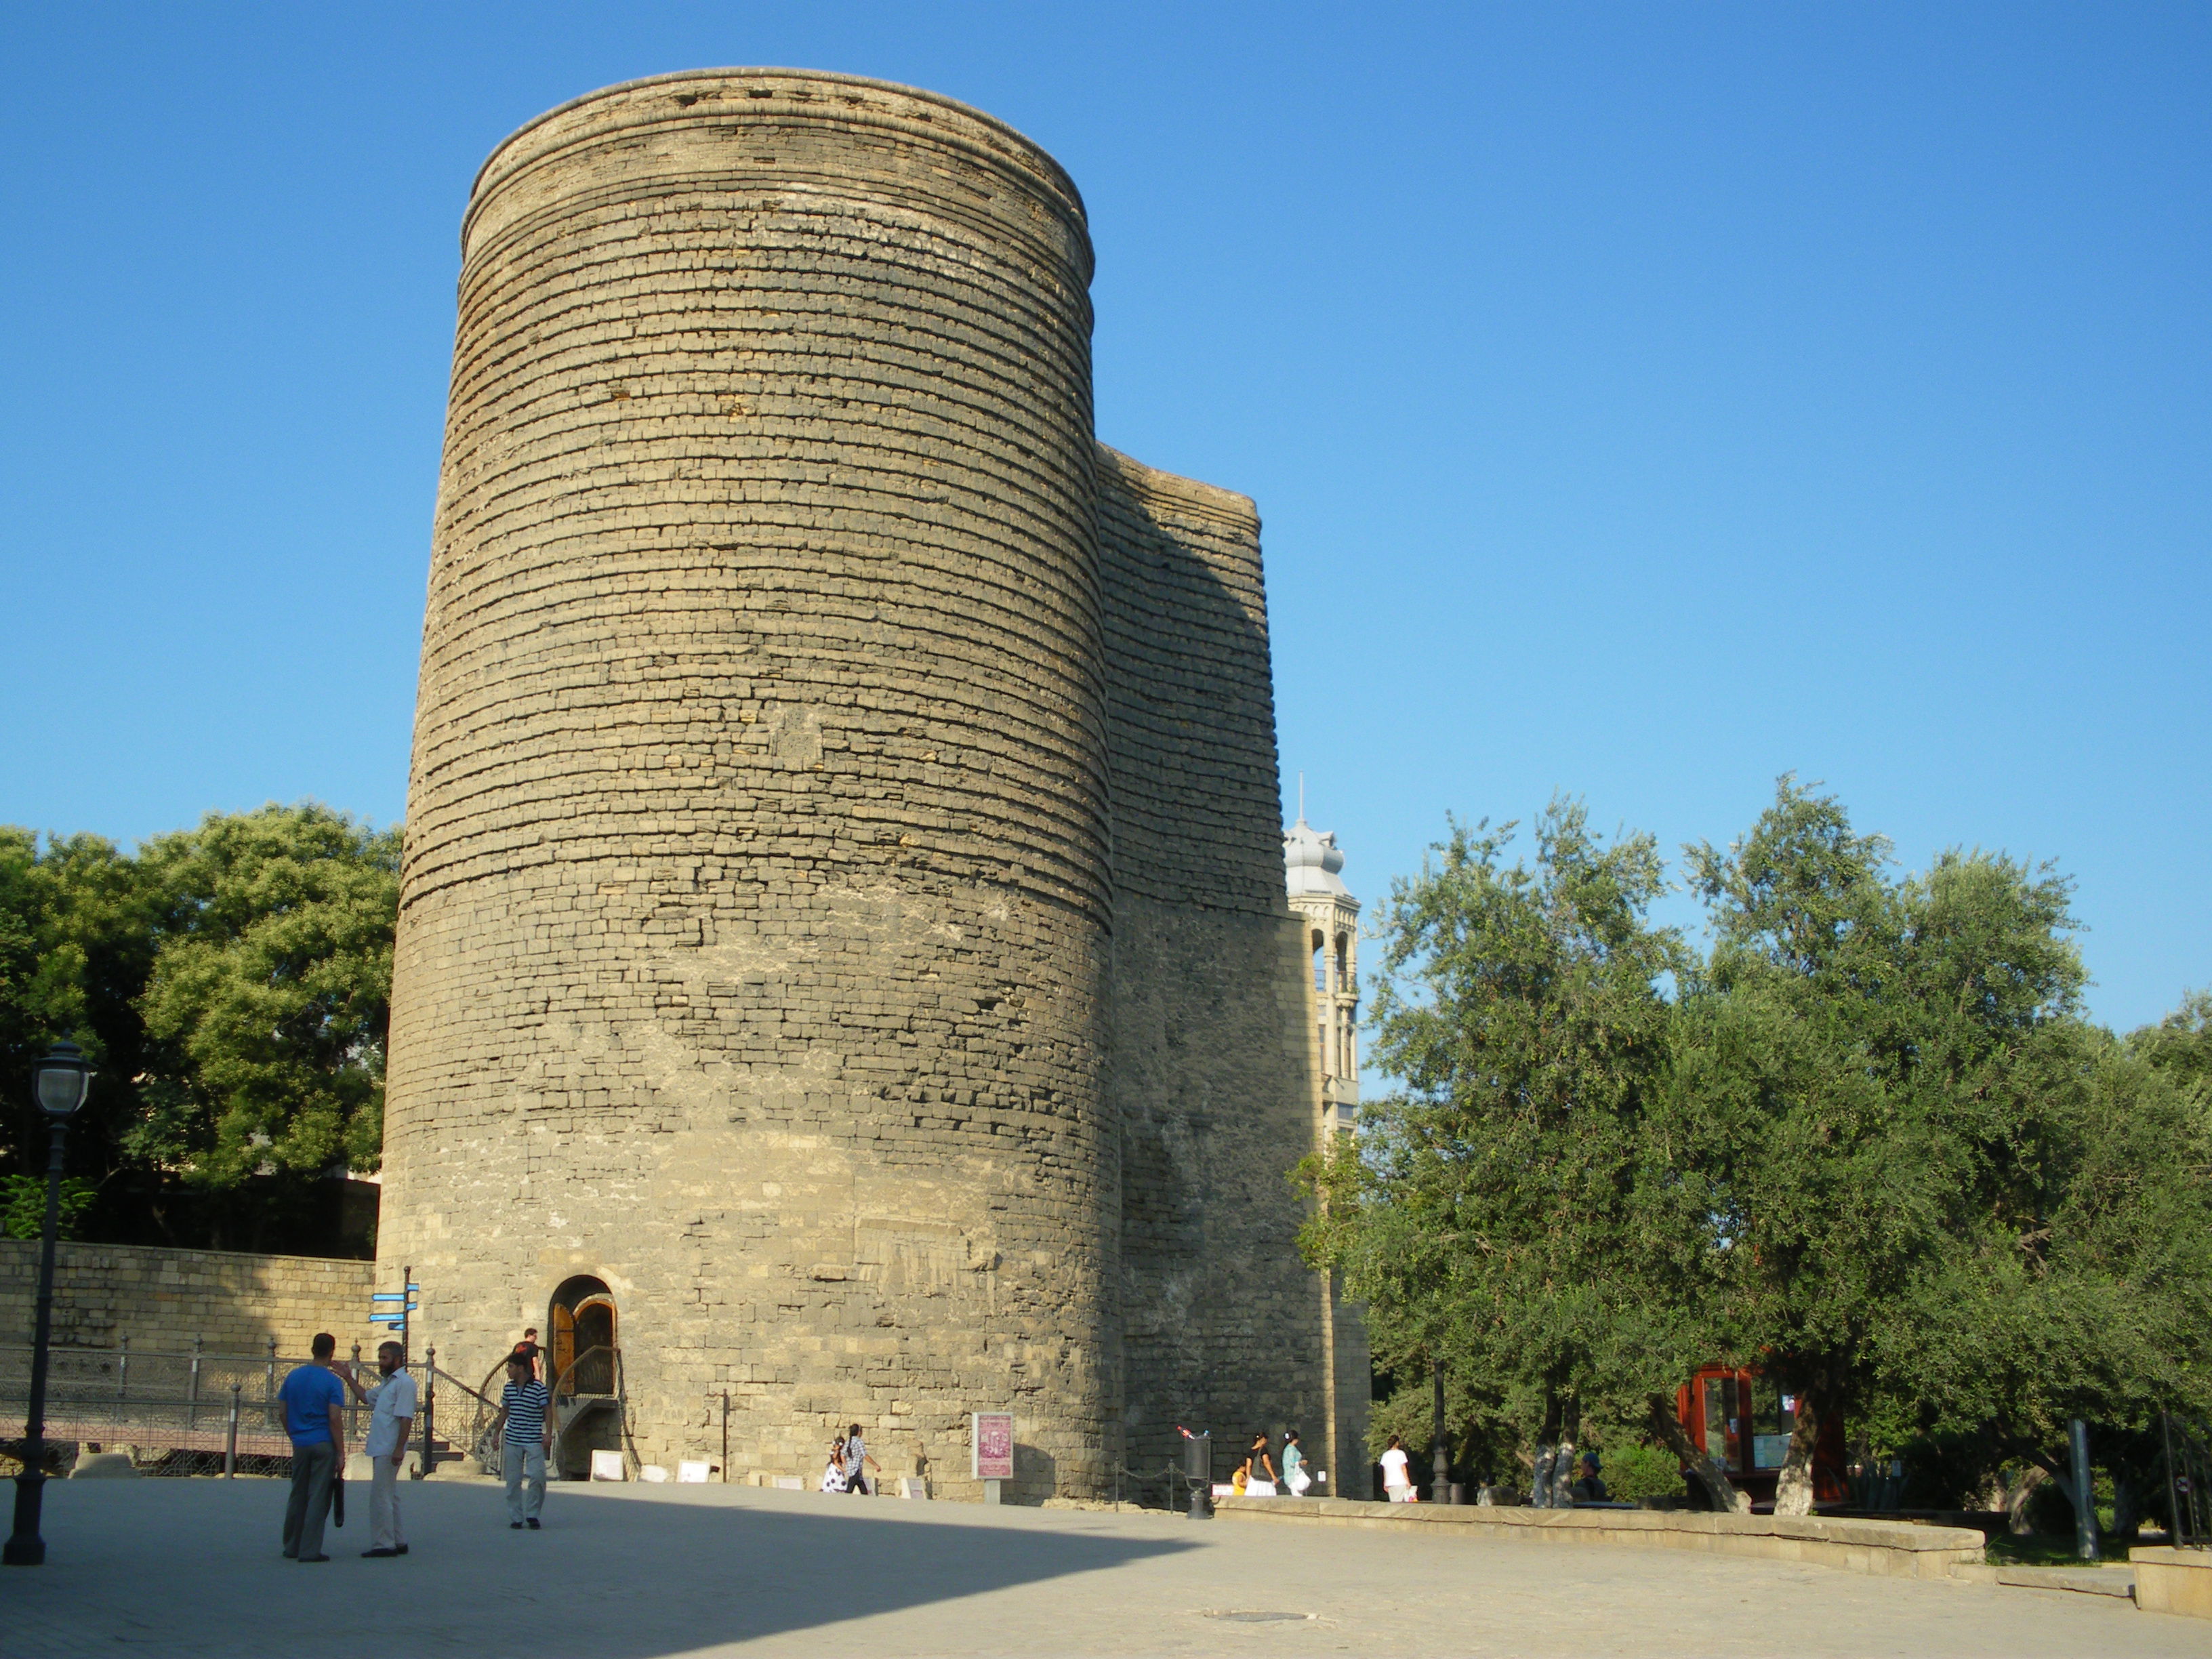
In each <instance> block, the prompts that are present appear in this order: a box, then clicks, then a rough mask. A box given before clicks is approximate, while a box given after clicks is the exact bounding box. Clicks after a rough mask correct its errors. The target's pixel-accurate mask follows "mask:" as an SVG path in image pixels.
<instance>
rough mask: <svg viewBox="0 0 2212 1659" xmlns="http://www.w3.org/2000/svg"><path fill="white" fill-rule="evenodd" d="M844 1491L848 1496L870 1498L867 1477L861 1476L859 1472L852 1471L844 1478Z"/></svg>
mask: <svg viewBox="0 0 2212 1659" xmlns="http://www.w3.org/2000/svg"><path fill="white" fill-rule="evenodd" d="M845 1491H846V1492H847V1494H848V1496H849V1495H854V1494H857V1495H859V1496H860V1497H862V1498H866V1497H868V1496H870V1495H871V1494H870V1493H869V1491H868V1477H867V1476H866V1475H865V1474H861V1473H860V1470H858V1469H854V1471H853V1472H852V1474H849V1475H848V1476H846V1477H845Z"/></svg>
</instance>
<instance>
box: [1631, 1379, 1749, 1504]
mask: <svg viewBox="0 0 2212 1659" xmlns="http://www.w3.org/2000/svg"><path fill="white" fill-rule="evenodd" d="M1650 1430H1651V1437H1652V1438H1653V1439H1655V1440H1656V1441H1657V1442H1658V1443H1660V1444H1661V1445H1662V1446H1664V1447H1666V1449H1668V1451H1670V1452H1672V1453H1674V1455H1675V1456H1676V1457H1677V1458H1679V1459H1680V1460H1681V1462H1684V1463H1685V1464H1686V1465H1687V1466H1688V1467H1689V1470H1690V1473H1691V1474H1692V1475H1694V1476H1696V1477H1697V1480H1698V1484H1699V1486H1703V1487H1704V1488H1705V1496H1706V1497H1707V1498H1710V1499H1711V1500H1712V1505H1713V1507H1714V1508H1715V1509H1717V1510H1720V1511H1721V1513H1722V1514H1723V1515H1729V1514H1735V1515H1747V1514H1749V1513H1750V1510H1751V1494H1750V1493H1748V1492H1738V1491H1737V1490H1736V1486H1735V1481H1733V1480H1729V1476H1728V1471H1727V1470H1726V1469H1724V1468H1722V1467H1721V1466H1720V1465H1719V1464H1718V1463H1716V1462H1714V1461H1713V1460H1712V1459H1711V1458H1710V1457H1708V1456H1706V1455H1705V1453H1703V1452H1701V1451H1699V1449H1698V1447H1697V1443H1696V1442H1695V1441H1693V1440H1692V1439H1691V1438H1690V1435H1689V1431H1688V1430H1686V1429H1685V1428H1684V1427H1683V1426H1682V1422H1681V1419H1680V1418H1678V1417H1676V1416H1675V1415H1674V1401H1671V1400H1667V1399H1663V1398H1662V1397H1661V1396H1659V1395H1653V1396H1652V1397H1651V1413H1650Z"/></svg>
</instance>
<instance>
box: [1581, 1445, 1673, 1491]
mask: <svg viewBox="0 0 2212 1659" xmlns="http://www.w3.org/2000/svg"><path fill="white" fill-rule="evenodd" d="M1598 1460H1599V1462H1600V1465H1601V1468H1600V1470H1599V1474H1601V1477H1602V1478H1603V1480H1604V1481H1605V1489H1606V1491H1607V1492H1609V1493H1611V1494H1612V1495H1613V1497H1615V1498H1620V1499H1622V1500H1624V1501H1626V1502H1627V1503H1632V1504H1640V1503H1644V1502H1646V1501H1647V1500H1649V1499H1650V1498H1680V1496H1681V1495H1682V1466H1681V1465H1680V1463H1678V1462H1675V1460H1674V1453H1672V1452H1670V1451H1662V1450H1661V1449H1659V1448H1658V1447H1656V1446H1624V1447H1622V1448H1621V1449H1620V1450H1619V1451H1601V1452H1600V1453H1599V1454H1598Z"/></svg>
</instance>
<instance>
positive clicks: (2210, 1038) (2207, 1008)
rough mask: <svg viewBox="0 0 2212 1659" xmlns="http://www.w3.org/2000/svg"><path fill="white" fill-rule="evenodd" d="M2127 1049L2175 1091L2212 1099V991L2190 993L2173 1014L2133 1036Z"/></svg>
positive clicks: (2145, 1027)
mask: <svg viewBox="0 0 2212 1659" xmlns="http://www.w3.org/2000/svg"><path fill="white" fill-rule="evenodd" d="M2128 1047H2129V1048H2130V1050H2131V1051H2132V1052H2133V1053H2135V1054H2138V1055H2140V1056H2141V1057H2142V1060H2144V1061H2145V1062H2146V1063H2147V1064H2148V1065H2150V1066H2154V1067H2155V1068H2156V1069H2157V1070H2159V1071H2160V1072H2163V1073H2166V1075H2167V1076H2168V1077H2170V1078H2172V1079H2173V1086H2174V1087H2175V1088H2177V1089H2179V1090H2180V1091H2183V1092H2184V1093H2194V1094H2196V1095H2197V1097H2199V1098H2201V1099H2212V991H2192V992H2191V993H2190V994H2188V995H2187V996H2185V997H2184V998H2183V999H2182V1002H2181V1006H2180V1007H2179V1008H2177V1009H2175V1010H2174V1011H2173V1012H2172V1013H2170V1014H2168V1015H2167V1016H2166V1018H2164V1019H2162V1020H2160V1022H2159V1023H2158V1024H2155V1025H2146V1026H2144V1027H2143V1028H2142V1030H2140V1031H2137V1032H2136V1033H2135V1034H2134V1035H2133V1036H2130V1038H2129V1039H2128Z"/></svg>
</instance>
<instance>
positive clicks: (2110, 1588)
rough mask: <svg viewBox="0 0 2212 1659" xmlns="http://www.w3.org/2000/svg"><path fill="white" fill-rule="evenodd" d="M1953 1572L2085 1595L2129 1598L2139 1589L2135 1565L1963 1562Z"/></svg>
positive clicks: (1976, 1580)
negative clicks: (2101, 1565)
mask: <svg viewBox="0 0 2212 1659" xmlns="http://www.w3.org/2000/svg"><path fill="white" fill-rule="evenodd" d="M1951 1576H1952V1577H1954V1578H1956V1579H1959V1580H1960V1581H1962V1582H1963V1583H1969V1584H1997V1585H2002V1586H2003V1587H2004V1588H2006V1589H2048V1590H2071V1591H2073V1592H2075V1594H2076V1595H2117V1596H2119V1597H2120V1598H2122V1599H2123V1600H2125V1599H2127V1598H2130V1597H2132V1596H2133V1595H2135V1593H2136V1575H2135V1570H2134V1569H2133V1568H2132V1567H2125V1566H2119V1565H2113V1566H2106V1567H2099V1566H2091V1565H2087V1564H2086V1563H2085V1564H2083V1565H2081V1566H2078V1567H2031V1566H2007V1565H1984V1566H1960V1567H1954V1568H1952V1569H1951Z"/></svg>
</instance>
